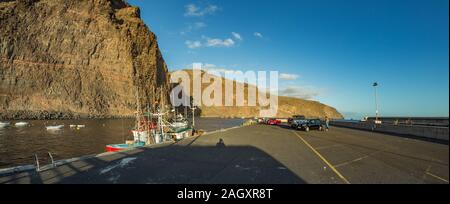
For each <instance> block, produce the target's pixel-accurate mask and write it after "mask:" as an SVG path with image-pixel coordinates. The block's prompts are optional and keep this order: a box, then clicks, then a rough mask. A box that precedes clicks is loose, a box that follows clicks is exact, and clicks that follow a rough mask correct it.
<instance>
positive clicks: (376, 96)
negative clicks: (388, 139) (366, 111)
mask: <svg viewBox="0 0 450 204" xmlns="http://www.w3.org/2000/svg"><path fill="white" fill-rule="evenodd" d="M373 87H374V89H375V123H377V122H378V95H377V87H378V82H374V83H373Z"/></svg>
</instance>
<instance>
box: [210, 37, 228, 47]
mask: <svg viewBox="0 0 450 204" xmlns="http://www.w3.org/2000/svg"><path fill="white" fill-rule="evenodd" d="M234 44H235V42H234V40H233V39H231V38H228V39H224V40H222V39H219V38H213V39H207V40H206V46H208V47H232V46H233V45H234Z"/></svg>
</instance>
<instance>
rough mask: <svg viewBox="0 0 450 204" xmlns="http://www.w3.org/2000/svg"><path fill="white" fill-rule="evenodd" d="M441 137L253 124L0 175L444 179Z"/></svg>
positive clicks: (110, 179)
mask: <svg viewBox="0 0 450 204" xmlns="http://www.w3.org/2000/svg"><path fill="white" fill-rule="evenodd" d="M448 162H449V148H448V145H447V144H442V143H436V142H431V141H423V140H416V139H411V138H405V137H398V136H395V135H389V134H384V133H376V132H369V131H361V130H354V129H348V128H338V127H333V128H332V129H331V130H330V131H328V132H318V131H311V132H308V133H307V132H302V131H296V130H292V129H290V128H289V127H287V126H266V125H254V126H248V127H242V128H237V129H231V130H228V131H223V132H216V133H212V134H209V135H206V136H201V137H196V138H189V139H186V140H183V141H181V142H178V143H168V144H163V145H159V146H154V147H147V148H141V149H134V150H130V151H126V152H119V153H115V154H106V155H102V156H98V157H91V158H87V159H82V160H76V161H73V162H69V163H65V164H61V165H59V166H58V167H56V168H53V169H48V170H45V171H41V172H35V171H25V172H21V173H10V174H4V175H0V183H50V184H52V183H146V184H160V183H162V184H189V183H194V184H203V183H207V184H217V183H219V184H228V183H237V184H253V183H255V184H290V183H294V184H295V183H300V184H303V183H314V184H320V183H327V184H328V183H331V184H346V183H351V184H358V183H417V184H423V183H433V184H448V179H449V178H448V177H449V169H448Z"/></svg>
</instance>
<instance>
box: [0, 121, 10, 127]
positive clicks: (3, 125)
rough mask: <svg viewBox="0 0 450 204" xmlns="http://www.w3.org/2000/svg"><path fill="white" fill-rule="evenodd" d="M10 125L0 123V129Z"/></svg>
mask: <svg viewBox="0 0 450 204" xmlns="http://www.w3.org/2000/svg"><path fill="white" fill-rule="evenodd" d="M9 125H10V123H8V122H0V128H5V127H8V126H9Z"/></svg>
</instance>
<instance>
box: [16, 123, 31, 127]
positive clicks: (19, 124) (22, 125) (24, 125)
mask: <svg viewBox="0 0 450 204" xmlns="http://www.w3.org/2000/svg"><path fill="white" fill-rule="evenodd" d="M28 124H29V123H27V122H17V123H15V124H14V126H16V127H26V126H28Z"/></svg>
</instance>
